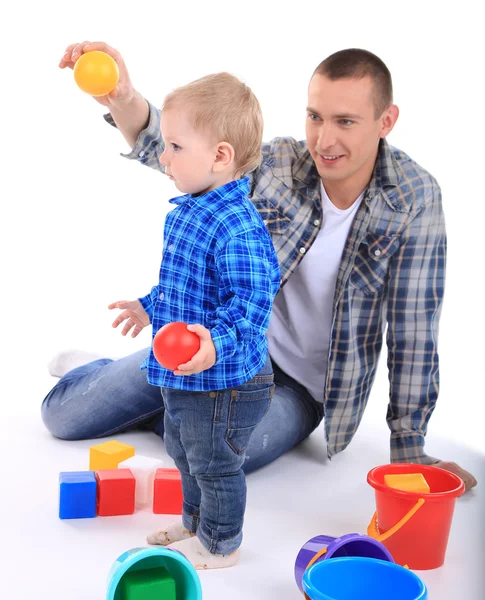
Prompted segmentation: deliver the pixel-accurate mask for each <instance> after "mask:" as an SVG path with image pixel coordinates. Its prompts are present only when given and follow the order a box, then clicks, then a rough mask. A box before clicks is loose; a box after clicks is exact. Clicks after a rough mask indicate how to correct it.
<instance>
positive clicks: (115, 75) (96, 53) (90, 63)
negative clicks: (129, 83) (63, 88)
mask: <svg viewBox="0 0 485 600" xmlns="http://www.w3.org/2000/svg"><path fill="white" fill-rule="evenodd" d="M119 78H120V72H119V69H118V65H117V64H116V61H115V60H114V59H113V58H111V56H110V55H109V54H106V52H101V51H100V50H93V51H92V52H86V53H85V54H82V55H81V56H80V57H79V59H78V60H77V61H76V64H75V65H74V81H75V82H76V83H77V85H78V86H79V87H80V88H81V89H82V91H83V92H86V93H87V94H90V95H91V96H105V95H106V94H109V93H110V92H112V91H113V90H114V89H115V87H116V86H117V85H118V80H119Z"/></svg>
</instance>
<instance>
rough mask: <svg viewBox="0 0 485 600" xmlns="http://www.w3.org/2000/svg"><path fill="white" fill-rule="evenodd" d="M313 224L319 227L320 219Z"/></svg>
mask: <svg viewBox="0 0 485 600" xmlns="http://www.w3.org/2000/svg"><path fill="white" fill-rule="evenodd" d="M313 224H314V225H315V227H318V226H319V225H320V219H315V220H314V221H313Z"/></svg>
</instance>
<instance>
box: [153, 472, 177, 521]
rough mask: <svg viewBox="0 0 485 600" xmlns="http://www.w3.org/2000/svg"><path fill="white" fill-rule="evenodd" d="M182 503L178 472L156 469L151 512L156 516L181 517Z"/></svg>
mask: <svg viewBox="0 0 485 600" xmlns="http://www.w3.org/2000/svg"><path fill="white" fill-rule="evenodd" d="M182 501H183V494H182V480H181V478H180V471H179V470H178V469H157V471H156V473H155V479H154V482H153V512H154V513H155V514H156V515H181V514H182Z"/></svg>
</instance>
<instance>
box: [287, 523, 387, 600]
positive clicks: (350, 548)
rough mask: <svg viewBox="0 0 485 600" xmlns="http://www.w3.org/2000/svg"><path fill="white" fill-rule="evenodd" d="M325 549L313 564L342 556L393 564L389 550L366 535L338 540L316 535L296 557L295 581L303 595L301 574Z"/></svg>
mask: <svg viewBox="0 0 485 600" xmlns="http://www.w3.org/2000/svg"><path fill="white" fill-rule="evenodd" d="M325 549H326V552H325V553H324V554H322V556H320V557H319V558H318V559H317V560H316V561H315V563H317V562H320V561H321V560H326V559H327V558H337V557H342V556H362V557H366V558H377V559H380V560H384V561H387V562H391V563H393V562H394V559H393V558H392V556H391V553H390V552H389V550H388V549H387V548H386V547H385V546H384V545H383V544H381V543H380V542H378V541H377V540H375V539H374V538H371V537H369V536H367V535H361V534H360V533H348V534H347V535H342V536H341V537H338V538H334V537H331V536H329V535H317V536H316V537H314V538H312V539H311V540H308V542H307V543H306V544H304V545H303V546H302V548H301V550H300V552H299V553H298V556H297V557H296V561H295V579H296V585H297V586H298V588H299V590H300V592H302V593H303V585H302V580H303V573H304V572H305V571H306V570H307V568H308V566H309V564H310V562H311V561H312V560H314V557H315V555H316V554H317V553H319V552H322V551H323V550H325ZM312 564H313V563H312Z"/></svg>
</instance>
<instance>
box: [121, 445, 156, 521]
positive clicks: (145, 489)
mask: <svg viewBox="0 0 485 600" xmlns="http://www.w3.org/2000/svg"><path fill="white" fill-rule="evenodd" d="M161 467H163V460H160V459H157V458H151V457H150V456H141V455H140V454H137V455H136V456H132V457H131V458H127V459H126V460H123V461H122V462H120V464H119V465H118V469H130V471H131V472H132V473H133V476H134V478H135V479H136V488H135V489H136V491H135V506H136V508H139V509H143V508H150V510H151V508H152V506H153V481H154V479H155V472H156V470H157V469H159V468H161Z"/></svg>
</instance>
